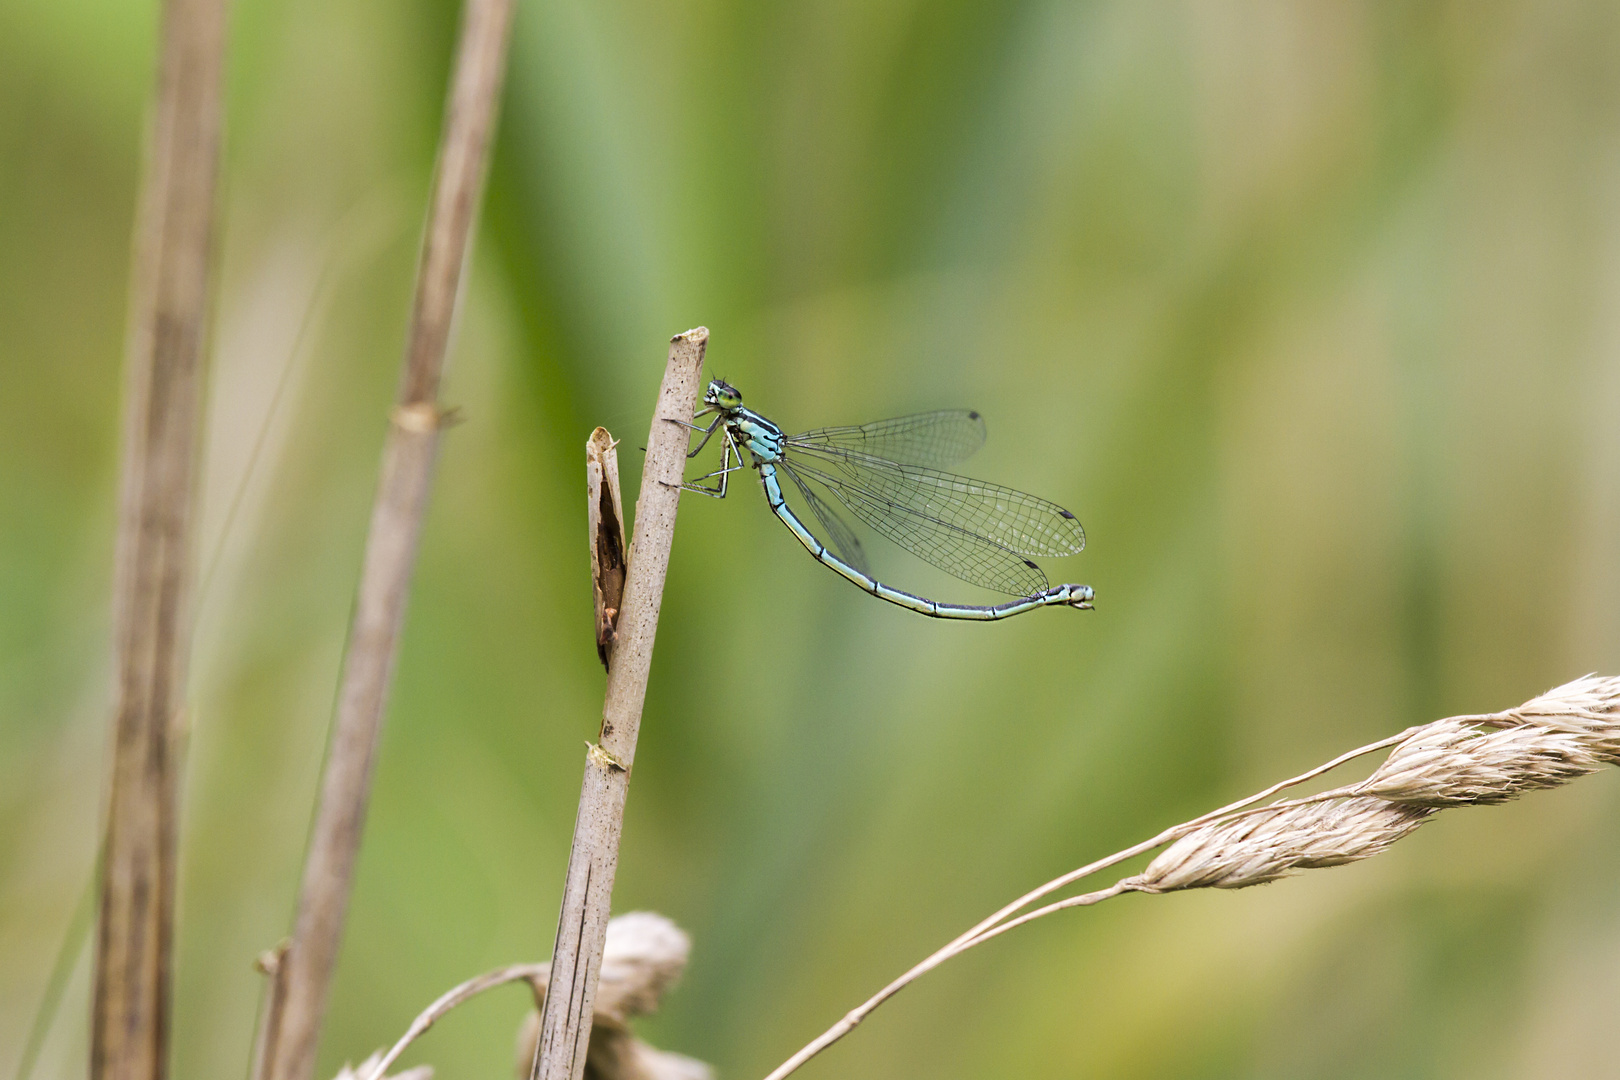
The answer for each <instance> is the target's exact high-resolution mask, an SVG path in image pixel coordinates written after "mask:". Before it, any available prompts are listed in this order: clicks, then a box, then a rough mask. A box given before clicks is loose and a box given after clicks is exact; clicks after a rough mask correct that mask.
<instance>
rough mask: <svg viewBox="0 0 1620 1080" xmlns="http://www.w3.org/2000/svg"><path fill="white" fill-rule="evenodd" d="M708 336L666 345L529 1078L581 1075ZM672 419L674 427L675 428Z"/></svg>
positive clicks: (576, 1078)
mask: <svg viewBox="0 0 1620 1080" xmlns="http://www.w3.org/2000/svg"><path fill="white" fill-rule="evenodd" d="M708 340H709V332H708V331H707V330H705V329H703V328H702V327H698V328H697V329H694V330H688V331H687V332H686V333H684V334H680V335H678V336H677V337H675V338H674V339H672V340H671V342H670V347H669V363H668V365H667V367H666V368H665V370H664V381H663V385H662V386H661V387H660V388H659V391H658V407H657V410H656V411H655V412H654V413H653V421H652V431H651V432H650V433H649V434H648V436H647V458H646V464H645V466H644V467H643V471H642V474H641V495H640V497H639V498H638V499H637V500H636V521H635V537H634V539H633V540H632V541H631V545H630V563H629V567H628V570H627V572H626V575H625V583H624V606H623V609H622V610H621V611H620V613H619V621H618V627H617V632H616V634H615V638H614V642H613V650H612V653H611V655H610V658H609V665H608V677H607V693H606V696H605V699H604V701H603V704H602V730H601V735H600V736H599V745H594V746H591V747H590V749H589V751H588V752H587V753H586V755H585V780H584V783H583V785H582V786H581V788H580V793H579V816H578V818H577V819H576V820H575V822H574V842H573V848H572V850H571V851H570V852H569V856H568V877H567V880H566V883H565V884H564V887H563V903H562V911H561V913H560V915H559V916H558V919H557V939H556V944H555V945H554V946H553V948H552V954H551V965H552V967H551V970H552V972H553V977H552V982H551V986H552V988H553V990H558V989H559V988H565V989H566V990H567V992H566V993H560V992H553V993H549V994H547V995H546V1004H545V1009H544V1011H543V1012H542V1014H541V1022H540V1042H539V1048H538V1050H537V1052H536V1054H535V1063H534V1070H533V1074H532V1075H533V1076H534V1077H535V1080H580V1077H581V1076H582V1075H583V1074H584V1071H585V1057H586V1050H587V1046H588V1044H589V1040H590V1033H591V1014H592V1007H593V1003H594V1000H595V997H596V983H597V977H598V975H599V973H600V969H601V965H602V943H603V939H604V937H605V935H606V933H607V924H608V908H609V905H610V904H611V902H612V899H613V877H614V873H615V872H616V871H617V869H618V865H619V833H620V830H621V829H622V828H623V826H624V801H625V798H626V796H627V795H628V794H629V791H630V770H631V767H632V766H633V764H634V762H635V755H636V735H637V734H638V732H639V731H640V729H641V707H642V704H643V702H644V701H645V700H646V697H647V676H648V674H649V672H650V669H651V666H652V651H653V638H654V636H655V634H656V632H657V630H658V609H659V605H660V603H661V602H662V600H663V595H664V576H665V574H666V573H667V572H668V570H669V553H670V547H671V545H672V544H673V543H674V540H675V510H676V508H677V507H678V506H679V504H680V495H681V492H680V483H681V477H682V475H683V474H684V473H685V471H686V447H687V437H686V432H687V429H686V428H684V427H682V426H680V425H681V423H685V422H687V421H689V420H690V419H691V416H692V412H693V410H694V409H695V408H696V402H697V392H698V386H699V382H700V379H699V376H700V375H701V373H702V370H703V351H704V348H705V346H706V345H707V344H708ZM672 421H678V422H679V423H674V422H672Z"/></svg>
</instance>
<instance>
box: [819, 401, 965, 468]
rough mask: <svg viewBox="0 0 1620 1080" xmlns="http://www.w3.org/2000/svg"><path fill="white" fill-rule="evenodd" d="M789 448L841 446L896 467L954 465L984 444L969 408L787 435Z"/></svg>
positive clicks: (836, 448) (833, 447)
mask: <svg viewBox="0 0 1620 1080" xmlns="http://www.w3.org/2000/svg"><path fill="white" fill-rule="evenodd" d="M787 441H788V443H789V445H792V446H802V447H804V448H806V449H830V450H847V451H850V452H851V453H856V454H861V455H863V456H868V457H875V458H883V459H885V460H887V461H893V462H897V463H899V464H901V465H922V466H925V467H927V466H941V465H955V464H956V463H957V462H959V461H964V460H966V459H967V458H969V457H971V456H972V455H973V453H974V451H976V450H978V449H979V447H981V446H983V445H984V417H982V416H980V415H979V414H978V413H977V412H974V411H973V410H971V409H942V410H940V411H939V412H927V413H918V414H917V415H915V416H899V417H896V418H895V419H893V420H875V421H873V422H872V423H870V424H861V425H860V426H858V427H825V428H816V429H815V430H814V431H806V432H805V433H803V434H802V435H790V436H788V440H787Z"/></svg>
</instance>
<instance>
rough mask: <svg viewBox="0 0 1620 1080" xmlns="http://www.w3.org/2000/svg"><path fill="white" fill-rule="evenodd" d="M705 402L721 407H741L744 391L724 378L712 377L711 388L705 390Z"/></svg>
mask: <svg viewBox="0 0 1620 1080" xmlns="http://www.w3.org/2000/svg"><path fill="white" fill-rule="evenodd" d="M703 404H705V405H713V406H715V407H716V408H720V409H736V408H740V407H741V406H742V393H741V392H740V391H738V389H737V388H736V387H735V386H732V385H731V384H730V383H728V382H726V380H724V379H711V380H710V381H709V388H708V389H707V390H705V391H704V392H703Z"/></svg>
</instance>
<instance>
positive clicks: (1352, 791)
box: [766, 675, 1620, 1080]
mask: <svg viewBox="0 0 1620 1080" xmlns="http://www.w3.org/2000/svg"><path fill="white" fill-rule="evenodd" d="M1385 747H1394V749H1393V750H1392V751H1391V753H1390V755H1389V757H1388V758H1387V759H1385V761H1384V763H1383V764H1382V765H1380V766H1379V767H1378V769H1376V770H1375V771H1374V772H1373V774H1372V776H1370V777H1368V778H1367V779H1366V780H1364V781H1362V782H1361V783H1359V784H1352V785H1349V786H1347V787H1342V788H1336V789H1334V790H1332V791H1326V792H1322V793H1321V794H1318V795H1313V796H1310V797H1308V798H1304V799H1292V800H1285V801H1282V802H1277V803H1273V804H1271V805H1269V806H1260V807H1257V806H1254V805H1253V804H1254V803H1256V802H1259V801H1260V800H1262V799H1267V798H1270V797H1271V796H1272V795H1275V794H1277V793H1278V792H1280V791H1283V790H1285V789H1287V788H1290V787H1294V786H1296V785H1298V784H1301V783H1304V782H1305V781H1307V780H1310V779H1312V778H1314V777H1317V776H1320V775H1322V774H1323V773H1326V772H1328V771H1330V770H1332V769H1335V768H1338V767H1339V766H1340V765H1343V764H1345V763H1346V762H1348V761H1350V760H1352V759H1354V758H1357V757H1361V756H1362V755H1364V754H1368V753H1371V752H1373V751H1375V750H1380V749H1383V748H1385ZM1605 764H1608V765H1620V677H1608V678H1604V677H1599V676H1593V675H1588V676H1586V677H1584V678H1580V679H1576V680H1575V681H1574V682H1571V683H1566V684H1565V685H1563V686H1560V687H1557V688H1555V689H1553V690H1549V691H1548V692H1547V693H1545V694H1542V695H1541V696H1540V697H1537V698H1533V699H1532V700H1530V701H1528V702H1526V703H1525V704H1523V705H1521V706H1518V707H1517V708H1514V709H1509V710H1507V711H1505V712H1500V713H1489V714H1485V715H1479V716H1456V717H1450V718H1448V719H1445V720H1436V721H1434V722H1433V723H1430V724H1423V725H1420V726H1418V727H1414V728H1408V729H1407V730H1406V731H1403V732H1401V733H1400V734H1399V735H1393V736H1390V737H1389V738H1387V739H1381V740H1379V741H1378V742H1375V743H1369V744H1368V745H1366V746H1363V747H1359V748H1357V749H1355V750H1352V751H1350V752H1349V753H1347V754H1341V755H1340V756H1339V757H1336V758H1334V759H1333V760H1332V761H1329V762H1327V763H1326V764H1324V765H1319V766H1317V767H1316V768H1314V769H1311V770H1309V771H1307V772H1304V773H1301V774H1300V775H1298V776H1295V777H1293V778H1291V779H1289V780H1284V781H1283V782H1282V783H1279V784H1273V785H1272V786H1271V787H1269V788H1266V789H1265V790H1264V791H1261V792H1259V793H1257V794H1255V795H1251V796H1250V797H1248V798H1246V799H1242V800H1240V801H1238V802H1235V803H1232V804H1231V805H1229V806H1225V807H1222V808H1221V809H1219V810H1215V811H1212V812H1211V813H1208V814H1204V815H1203V816H1202V817H1198V818H1194V819H1193V820H1191V821H1188V822H1185V823H1183V824H1181V825H1177V826H1175V827H1173V828H1170V829H1166V830H1165V831H1164V832H1162V833H1160V834H1159V835H1158V836H1155V837H1153V838H1152V839H1150V840H1145V841H1143V842H1142V843H1140V844H1136V845H1133V846H1132V847H1128V848H1126V849H1124V850H1123V851H1119V852H1116V853H1114V854H1113V855H1110V856H1108V857H1107V858H1103V859H1099V860H1097V861H1096V862H1093V863H1089V864H1088V865H1086V866H1082V867H1080V868H1079V869H1078V870H1074V871H1071V872H1070V873H1067V874H1064V875H1062V876H1061V877H1058V878H1054V879H1053V880H1052V881H1049V882H1047V883H1046V884H1045V885H1042V886H1041V887H1040V888H1038V889H1035V890H1033V891H1032V892H1029V893H1027V894H1025V895H1024V896H1022V897H1020V898H1019V899H1017V900H1015V901H1014V902H1013V903H1011V904H1008V905H1007V906H1006V907H1004V908H1002V909H1001V910H1000V911H998V912H996V913H995V914H994V915H991V916H990V917H989V918H988V919H985V920H984V921H982V922H980V923H978V924H977V925H976V926H974V927H973V928H972V929H970V930H968V931H967V932H966V933H964V934H961V935H960V936H958V937H956V938H955V939H953V940H952V941H950V942H948V943H947V944H946V945H944V946H943V947H942V948H940V949H939V950H938V951H936V952H934V953H933V954H932V955H930V956H929V957H927V958H926V959H925V960H923V961H922V962H921V963H919V964H917V965H916V966H915V967H913V968H912V969H911V970H909V971H907V972H906V973H905V974H904V975H901V976H900V977H899V978H898V979H896V980H894V982H892V983H890V984H889V985H888V986H885V987H884V988H883V989H882V990H880V991H878V992H877V993H876V994H875V995H873V996H872V997H871V998H870V999H868V1000H867V1001H866V1002H865V1003H863V1004H862V1005H860V1006H859V1007H857V1008H855V1009H852V1010H851V1011H850V1012H849V1013H847V1014H846V1015H845V1016H844V1018H843V1019H842V1020H840V1021H839V1022H838V1023H836V1024H834V1025H833V1026H832V1027H830V1028H828V1029H827V1030H826V1031H825V1032H823V1033H822V1034H821V1035H820V1036H819V1037H817V1038H816V1039H815V1040H813V1041H812V1042H810V1043H809V1044H808V1045H806V1046H805V1047H804V1048H803V1049H802V1050H800V1051H799V1052H798V1053H796V1054H794V1055H793V1056H792V1057H791V1058H789V1059H788V1060H787V1061H785V1062H783V1063H782V1065H781V1066H779V1067H778V1068H777V1069H776V1070H775V1071H773V1072H772V1073H771V1074H770V1075H769V1076H768V1077H767V1078H766V1080H782V1078H783V1077H786V1076H788V1075H789V1074H790V1073H793V1072H795V1071H796V1070H797V1069H798V1068H799V1067H800V1066H801V1065H803V1064H804V1063H805V1062H807V1061H809V1060H810V1059H811V1058H813V1057H815V1056H816V1055H817V1054H819V1053H820V1052H821V1051H822V1050H824V1049H826V1048H827V1047H828V1046H831V1045H832V1044H833V1043H835V1042H837V1041H838V1040H839V1039H841V1038H843V1037H844V1036H845V1035H847V1034H849V1032H850V1031H852V1030H854V1028H855V1027H856V1026H857V1025H858V1024H860V1022H861V1021H862V1020H864V1019H866V1017H867V1016H868V1015H869V1014H870V1013H871V1012H872V1011H873V1010H874V1009H876V1008H877V1007H878V1006H879V1005H881V1004H883V1003H884V1002H885V1001H887V1000H888V999H889V998H891V997H893V996H894V995H895V994H897V993H899V992H900V991H901V990H903V989H904V988H905V987H907V986H909V985H910V984H911V983H912V982H915V981H916V980H917V979H918V978H919V977H920V976H922V975H924V974H926V973H928V972H929V971H932V970H933V969H934V968H936V967H938V966H939V965H940V964H943V963H944V962H945V961H947V960H949V959H951V958H953V957H955V956H960V955H961V954H962V953H964V952H966V951H968V950H969V949H972V948H975V947H977V946H979V945H982V944H984V943H985V942H986V941H989V940H991V939H993V938H996V937H999V936H1000V935H1002V934H1004V933H1006V932H1008V931H1009V930H1013V929H1016V928H1017V927H1020V926H1023V925H1025V924H1026V923H1030V922H1033V921H1035V920H1036V919H1040V918H1045V917H1046V916H1048V915H1051V914H1054V913H1056V912H1059V911H1063V910H1066V909H1068V908H1073V907H1087V906H1090V905H1092V904H1096V903H1099V902H1101V901H1103V900H1107V899H1109V898H1110V897H1114V896H1118V895H1120V894H1122V893H1127V892H1142V893H1164V892H1173V891H1177V890H1181V889H1199V888H1217V889H1241V888H1247V887H1249V886H1251V885H1262V884H1265V883H1266V882H1270V881H1275V880H1277V879H1278V878H1281V877H1285V876H1287V875H1289V874H1292V873H1294V872H1296V871H1299V870H1307V869H1313V868H1318V867H1328V866H1341V865H1343V864H1345V863H1350V862H1356V861H1358V860H1360V859H1365V858H1369V857H1371V856H1373V855H1376V854H1378V853H1380V852H1382V851H1384V850H1385V849H1386V848H1388V847H1389V846H1390V845H1391V844H1393V843H1394V842H1395V841H1397V840H1399V839H1401V838H1403V837H1405V836H1407V835H1409V834H1410V833H1412V832H1413V831H1414V830H1415V829H1417V828H1418V826H1420V825H1422V824H1423V823H1424V822H1425V821H1427V820H1428V819H1429V818H1430V817H1431V816H1433V815H1434V814H1435V813H1436V812H1438V810H1439V809H1441V808H1443V807H1448V806H1468V805H1480V806H1485V805H1492V804H1495V803H1501V802H1506V801H1508V800H1510V799H1514V798H1517V797H1518V796H1519V795H1521V794H1523V793H1524V792H1526V791H1532V790H1536V789H1539V788H1548V787H1556V786H1558V785H1560V784H1564V783H1568V782H1569V781H1570V780H1572V779H1574V778H1576V777H1578V776H1584V775H1586V774H1587V773H1590V772H1595V771H1596V770H1597V769H1599V768H1601V767H1602V766H1603V765H1605ZM1165 844H1169V845H1170V846H1169V847H1168V848H1166V849H1165V850H1164V851H1163V852H1162V853H1161V854H1160V855H1159V856H1158V857H1157V858H1155V859H1154V860H1153V861H1152V862H1151V863H1149V864H1148V866H1147V868H1146V869H1145V870H1143V871H1142V873H1140V874H1136V875H1134V876H1132V877H1127V878H1123V879H1121V880H1120V881H1117V882H1115V883H1114V884H1113V885H1110V886H1109V887H1108V888H1105V889H1099V890H1097V891H1095V892H1089V893H1085V894H1082V895H1079V896H1072V897H1069V898H1067V899H1064V900H1059V901H1057V902H1055V903H1051V904H1047V905H1045V906H1044V907H1040V908H1036V909H1035V910H1033V911H1029V912H1026V913H1025V914H1023V915H1019V916H1018V917H1017V918H1010V916H1012V915H1013V914H1014V913H1016V912H1018V911H1020V910H1022V909H1023V908H1025V907H1028V906H1029V905H1030V904H1031V903H1033V902H1034V901H1036V900H1038V899H1040V898H1041V897H1043V896H1049V895H1050V894H1052V893H1054V892H1057V891H1058V890H1060V889H1062V888H1064V887H1065V886H1067V885H1069V884H1072V883H1073V882H1075V881H1078V880H1079V879H1081V878H1083V877H1086V876H1088V875H1090V874H1094V873H1096V872H1097V871H1099V870H1103V869H1106V868H1107V867H1110V866H1113V865H1115V864H1117V863H1121V862H1124V861H1125V860H1126V859H1129V858H1132V857H1134V856H1137V855H1141V854H1144V853H1145V852H1148V851H1151V850H1152V849H1154V848H1157V847H1161V846H1163V845H1165Z"/></svg>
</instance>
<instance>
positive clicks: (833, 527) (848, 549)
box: [778, 463, 872, 576]
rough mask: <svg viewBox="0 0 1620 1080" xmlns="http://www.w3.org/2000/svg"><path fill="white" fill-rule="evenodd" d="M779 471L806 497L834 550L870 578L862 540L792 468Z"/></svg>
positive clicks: (805, 499)
mask: <svg viewBox="0 0 1620 1080" xmlns="http://www.w3.org/2000/svg"><path fill="white" fill-rule="evenodd" d="M784 464H785V463H784ZM778 471H780V472H785V473H787V474H788V476H789V477H791V478H792V480H793V484H794V486H795V487H797V488H798V489H799V494H801V495H803V496H804V501H805V503H806V504H807V505H808V506H809V507H810V512H811V513H813V514H815V515H816V520H817V521H819V522H821V527H822V528H823V529H825V530H827V532H826V536H827V538H828V539H829V540H830V541H832V549H833V550H834V551H836V552H837V553H838V554H839V555H840V556H841V557H842V558H843V560H844V561H845V562H847V563H849V565H851V566H853V567H854V568H855V569H857V570H859V571H860V572H861V573H863V574H866V575H868V576H870V575H871V573H872V571H871V570H870V569H869V568H868V566H867V562H866V550H865V549H864V548H862V547H861V542H860V540H859V539H858V538H857V537H856V535H855V532H854V530H853V529H851V528H850V527H849V525H848V523H846V522H845V521H844V519H843V518H841V517H839V516H838V512H837V511H836V510H834V509H833V508H832V507H830V506H828V505H827V502H826V500H825V499H823V498H822V497H821V496H819V495H817V494H816V493H815V492H813V491H811V490H810V485H809V484H807V483H805V482H804V479H803V478H802V477H801V476H799V474H798V473H796V472H794V471H793V469H792V467H786V468H782V469H779V470H778Z"/></svg>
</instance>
